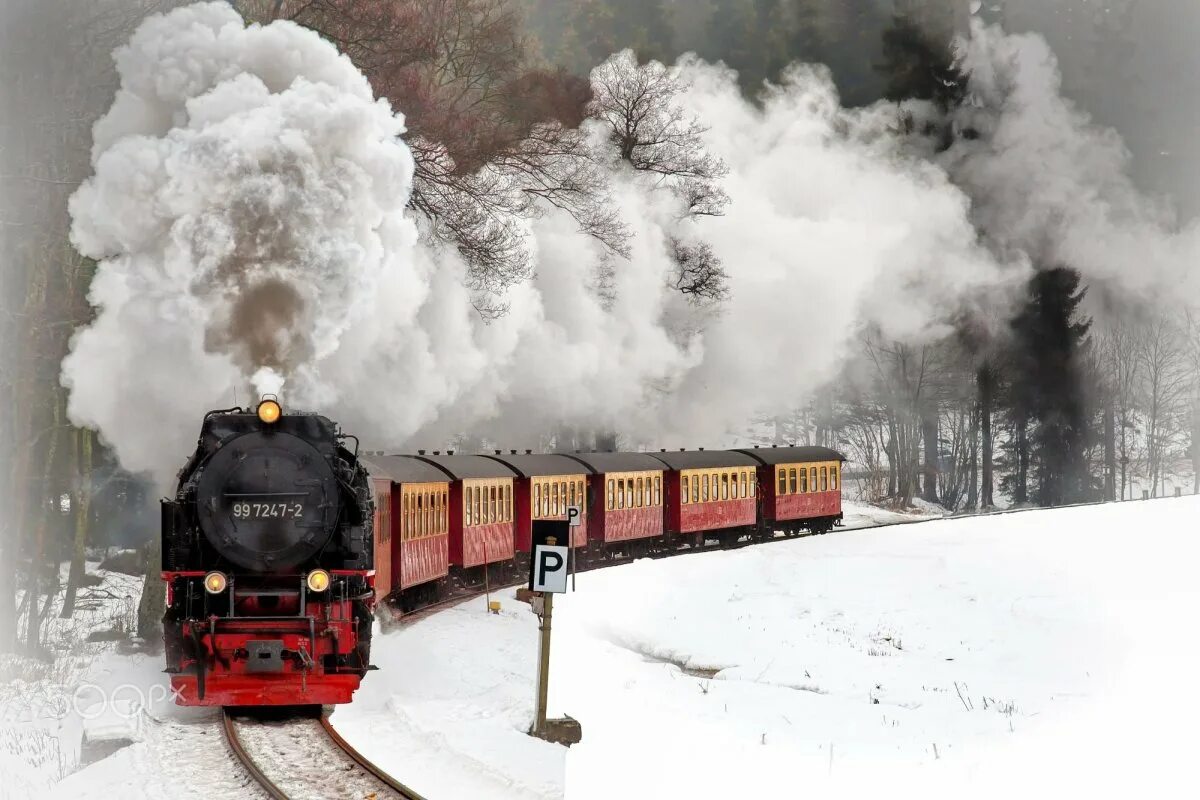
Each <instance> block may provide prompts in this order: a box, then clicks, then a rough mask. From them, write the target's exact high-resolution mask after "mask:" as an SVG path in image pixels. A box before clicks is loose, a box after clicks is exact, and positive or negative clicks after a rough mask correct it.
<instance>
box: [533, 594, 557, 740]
mask: <svg viewBox="0 0 1200 800" xmlns="http://www.w3.org/2000/svg"><path fill="white" fill-rule="evenodd" d="M542 600H543V602H544V603H545V610H544V611H543V612H542V624H541V627H540V628H539V630H540V631H541V632H542V639H541V645H540V646H539V647H538V694H537V720H536V721H535V722H534V724H533V732H534V733H535V734H537V735H539V736H540V735H541V734H542V733H543V732H544V731H545V730H546V700H547V696H548V695H549V693H550V617H551V615H552V614H553V613H554V594H553V593H552V592H543V593H542Z"/></svg>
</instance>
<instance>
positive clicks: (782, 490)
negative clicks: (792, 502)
mask: <svg viewBox="0 0 1200 800" xmlns="http://www.w3.org/2000/svg"><path fill="white" fill-rule="evenodd" d="M778 494H787V470H786V469H784V468H783V467H780V468H779V491H778Z"/></svg>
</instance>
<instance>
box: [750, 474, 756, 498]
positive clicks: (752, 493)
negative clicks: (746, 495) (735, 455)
mask: <svg viewBox="0 0 1200 800" xmlns="http://www.w3.org/2000/svg"><path fill="white" fill-rule="evenodd" d="M757 485H758V480H757V479H756V478H752V479H751V480H750V496H751V497H754V487H755V486H757Z"/></svg>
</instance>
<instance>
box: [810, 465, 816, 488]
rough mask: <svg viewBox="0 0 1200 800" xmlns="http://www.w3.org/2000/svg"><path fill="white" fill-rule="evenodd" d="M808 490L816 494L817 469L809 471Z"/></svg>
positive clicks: (813, 468)
mask: <svg viewBox="0 0 1200 800" xmlns="http://www.w3.org/2000/svg"><path fill="white" fill-rule="evenodd" d="M808 490H809V491H810V492H815V491H816V490H817V468H816V467H812V468H810V469H809V470H808Z"/></svg>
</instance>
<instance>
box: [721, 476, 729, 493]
mask: <svg viewBox="0 0 1200 800" xmlns="http://www.w3.org/2000/svg"><path fill="white" fill-rule="evenodd" d="M721 499H722V500H728V499H729V473H728V472H722V473H721Z"/></svg>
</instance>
